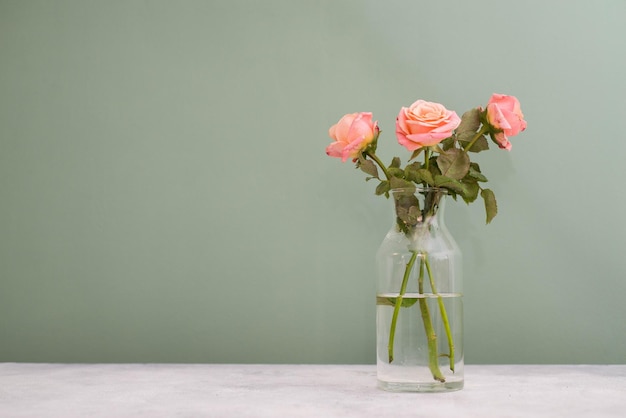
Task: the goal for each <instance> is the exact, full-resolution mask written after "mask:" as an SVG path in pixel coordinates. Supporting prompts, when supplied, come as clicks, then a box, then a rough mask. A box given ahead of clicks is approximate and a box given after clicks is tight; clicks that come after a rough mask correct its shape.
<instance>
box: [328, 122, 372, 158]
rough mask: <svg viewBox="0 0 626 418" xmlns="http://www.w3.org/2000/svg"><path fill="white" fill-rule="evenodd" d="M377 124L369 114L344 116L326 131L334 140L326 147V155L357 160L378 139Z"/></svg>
mask: <svg viewBox="0 0 626 418" xmlns="http://www.w3.org/2000/svg"><path fill="white" fill-rule="evenodd" d="M378 133H379V129H378V122H372V114H371V113H369V112H360V113H350V114H347V115H344V116H343V117H342V118H341V119H340V120H339V122H337V123H336V124H334V125H333V126H331V127H330V129H329V130H328V135H329V136H330V137H331V138H332V139H334V140H335V142H333V143H332V144H330V145H329V146H328V147H326V154H328V155H329V156H331V157H338V158H341V161H344V162H345V161H346V160H347V159H348V158H352V159H355V158H358V156H359V154H360V153H362V152H363V151H364V150H365V148H367V146H368V145H369V144H371V143H372V141H374V139H376V138H377V137H378Z"/></svg>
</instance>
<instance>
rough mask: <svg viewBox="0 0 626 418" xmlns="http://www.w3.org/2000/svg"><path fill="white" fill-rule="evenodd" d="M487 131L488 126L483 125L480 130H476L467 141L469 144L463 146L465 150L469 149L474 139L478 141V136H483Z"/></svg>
mask: <svg viewBox="0 0 626 418" xmlns="http://www.w3.org/2000/svg"><path fill="white" fill-rule="evenodd" d="M487 131H489V127H488V126H485V125H483V126H482V127H481V128H480V130H479V131H478V132H476V135H474V136H473V137H472V139H471V141H470V142H469V144H467V146H466V147H465V151H469V150H470V149H471V148H472V146H473V145H474V143H475V142H476V141H478V138H480V137H481V136H483V135H484V134H485V133H487Z"/></svg>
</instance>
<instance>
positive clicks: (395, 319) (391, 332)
mask: <svg viewBox="0 0 626 418" xmlns="http://www.w3.org/2000/svg"><path fill="white" fill-rule="evenodd" d="M416 258H417V252H415V251H412V254H411V259H410V260H409V262H408V263H407V265H406V269H405V270H404V277H403V278H402V285H401V286H400V293H399V294H398V297H397V298H396V302H395V306H394V308H393V317H392V318H391V328H390V330H389V344H388V345H387V351H388V354H389V363H391V362H392V361H393V341H394V339H395V336H396V324H397V322H398V314H399V313H400V307H401V306H402V298H403V297H404V294H405V293H406V286H407V284H408V283H409V276H410V275H411V270H412V269H413V265H414V264H415V259H416Z"/></svg>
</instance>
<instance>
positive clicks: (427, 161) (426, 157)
mask: <svg viewBox="0 0 626 418" xmlns="http://www.w3.org/2000/svg"><path fill="white" fill-rule="evenodd" d="M429 166H430V152H429V150H428V148H424V168H425V169H426V170H428V167H429Z"/></svg>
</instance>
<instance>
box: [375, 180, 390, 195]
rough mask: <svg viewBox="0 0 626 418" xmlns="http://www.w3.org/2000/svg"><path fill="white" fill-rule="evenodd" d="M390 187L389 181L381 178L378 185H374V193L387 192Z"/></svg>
mask: <svg viewBox="0 0 626 418" xmlns="http://www.w3.org/2000/svg"><path fill="white" fill-rule="evenodd" d="M390 189H391V187H390V185H389V182H388V181H387V180H383V181H381V182H380V184H379V185H378V186H376V192H375V193H376V195H377V196H380V195H381V194H385V195H386V194H387V193H388V192H389V190H390Z"/></svg>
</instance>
